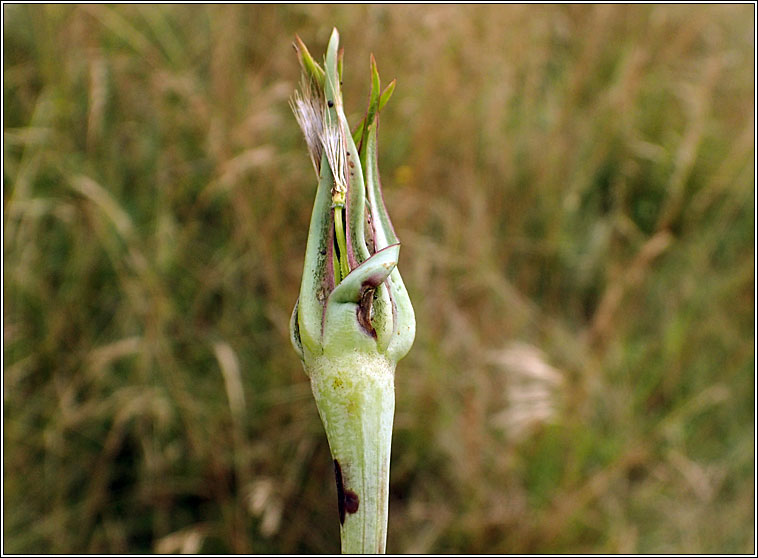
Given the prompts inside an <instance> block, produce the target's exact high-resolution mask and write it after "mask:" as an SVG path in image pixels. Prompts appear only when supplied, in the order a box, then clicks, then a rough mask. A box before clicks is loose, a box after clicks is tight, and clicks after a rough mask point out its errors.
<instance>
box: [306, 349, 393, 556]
mask: <svg viewBox="0 0 758 558" xmlns="http://www.w3.org/2000/svg"><path fill="white" fill-rule="evenodd" d="M308 368H309V372H310V378H311V388H312V389H313V395H314V397H315V399H316V404H317V407H318V411H319V414H320V415H321V420H322V422H323V423H324V427H325V429H326V435H327V439H328V440H329V448H330V450H331V453H332V457H333V459H334V461H335V476H336V477H337V479H336V480H337V492H338V506H339V509H340V539H341V541H342V553H343V554H382V553H384V552H385V546H386V541H387V514H388V507H389V471H390V448H391V444H392V422H393V417H394V412H395V390H394V377H395V364H394V363H393V362H391V361H389V360H387V359H386V358H384V357H382V356H379V355H367V354H364V353H360V352H353V353H349V354H345V355H331V356H328V355H324V356H323V357H321V358H318V359H315V360H314V361H313V362H312V363H311V366H309V367H308Z"/></svg>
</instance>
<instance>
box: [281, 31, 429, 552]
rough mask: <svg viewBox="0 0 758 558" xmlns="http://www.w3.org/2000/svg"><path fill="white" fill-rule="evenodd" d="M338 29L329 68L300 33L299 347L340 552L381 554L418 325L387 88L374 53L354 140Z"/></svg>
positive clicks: (296, 100) (294, 327) (294, 330)
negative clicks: (302, 226)
mask: <svg viewBox="0 0 758 558" xmlns="http://www.w3.org/2000/svg"><path fill="white" fill-rule="evenodd" d="M338 45H339V34H338V33H337V30H336V29H335V30H334V31H333V32H332V36H331V38H330V40H329V46H328V48H327V52H326V58H325V64H324V67H323V68H322V67H321V66H320V65H319V64H318V63H317V62H316V61H315V60H314V59H313V57H312V56H311V55H310V53H309V52H308V49H307V48H306V47H305V45H304V44H303V42H302V41H301V40H300V38H299V37H298V38H297V39H296V43H295V50H296V51H297V52H298V56H299V59H300V63H301V66H302V69H303V74H304V76H303V81H302V86H301V88H300V91H298V92H296V93H295V96H294V97H293V99H292V103H291V104H292V108H293V111H294V113H295V116H296V118H297V121H298V123H299V124H300V127H301V128H302V130H303V134H304V135H305V140H306V143H307V145H308V150H309V154H310V157H311V162H312V164H313V167H314V170H315V171H316V175H317V177H318V189H317V191H316V200H315V203H314V206H313V213H312V215H311V224H310V230H309V234H308V244H307V248H306V253H305V263H304V267H303V278H302V282H301V285H300V296H299V299H298V302H297V303H296V304H295V310H294V312H293V313H292V320H291V328H290V329H291V334H292V344H293V346H294V347H295V350H296V351H297V352H298V354H299V355H300V358H301V359H302V360H303V365H304V367H305V372H306V374H308V376H309V377H310V379H311V386H312V388H313V394H314V397H315V399H316V405H317V407H318V411H319V415H320V416H321V420H322V422H323V423H324V428H325V429H326V434H327V438H328V440H329V447H330V449H331V452H332V457H333V459H334V467H335V477H336V482H337V497H338V508H339V518H340V525H341V529H340V533H341V539H342V551H343V552H345V553H379V552H384V549H385V542H386V529H387V505H388V495H389V459H390V446H391V441H392V421H393V416H394V409H395V393H394V374H395V366H396V364H397V362H398V361H399V360H400V359H401V358H403V357H404V356H405V355H406V354H407V352H408V351H409V350H410V348H411V345H412V344H413V338H414V336H415V331H416V321H415V317H414V314H413V307H412V306H411V302H410V299H409V298H408V292H407V290H406V289H405V285H403V280H402V279H401V277H400V272H399V271H398V270H397V262H398V257H399V252H400V243H399V241H398V238H397V236H396V235H395V231H394V230H393V228H392V223H391V221H390V218H389V215H388V214H387V209H386V208H385V206H384V201H383V199H382V192H381V184H380V181H379V168H378V164H377V140H376V136H377V125H378V117H379V111H380V109H381V108H382V107H383V106H384V105H385V104H386V102H387V101H388V100H389V97H390V96H391V95H392V91H393V90H394V86H395V82H394V81H393V82H392V83H390V85H389V86H388V87H387V88H386V89H385V90H384V91H383V92H382V91H381V90H380V81H379V74H378V72H377V69H376V63H375V62H374V59H373V56H372V58H371V78H372V79H371V94H370V97H369V106H368V109H367V110H366V115H365V116H364V118H363V121H362V122H361V123H360V124H359V125H358V126H357V127H356V129H355V132H354V133H351V131H350V128H349V126H348V122H347V119H346V117H345V112H344V108H343V103H342V93H341V87H340V86H341V78H342V56H341V51H338Z"/></svg>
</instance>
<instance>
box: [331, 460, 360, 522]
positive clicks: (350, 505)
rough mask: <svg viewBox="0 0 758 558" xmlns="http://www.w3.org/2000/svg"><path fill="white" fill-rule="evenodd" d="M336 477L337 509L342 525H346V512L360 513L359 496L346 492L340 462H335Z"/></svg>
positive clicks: (350, 491) (349, 491)
mask: <svg viewBox="0 0 758 558" xmlns="http://www.w3.org/2000/svg"><path fill="white" fill-rule="evenodd" d="M334 477H335V479H336V481H337V509H338V510H339V514H340V525H344V524H345V511H347V513H355V512H357V511H358V503H359V500H358V495H357V494H356V493H355V492H353V491H352V490H345V487H344V485H343V484H342V467H340V462H339V461H337V460H336V459H335V460H334Z"/></svg>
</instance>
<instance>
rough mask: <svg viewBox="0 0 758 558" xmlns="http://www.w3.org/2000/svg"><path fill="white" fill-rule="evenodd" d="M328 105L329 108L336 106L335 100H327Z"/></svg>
mask: <svg viewBox="0 0 758 558" xmlns="http://www.w3.org/2000/svg"><path fill="white" fill-rule="evenodd" d="M326 104H327V105H329V108H332V107H333V106H334V101H327V102H326Z"/></svg>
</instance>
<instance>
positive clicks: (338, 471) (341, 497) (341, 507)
mask: <svg viewBox="0 0 758 558" xmlns="http://www.w3.org/2000/svg"><path fill="white" fill-rule="evenodd" d="M334 477H335V479H336V480H337V509H338V511H339V513H340V525H344V524H345V489H344V487H343V486H342V467H340V462H339V461H337V460H336V459H335V460H334Z"/></svg>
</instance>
